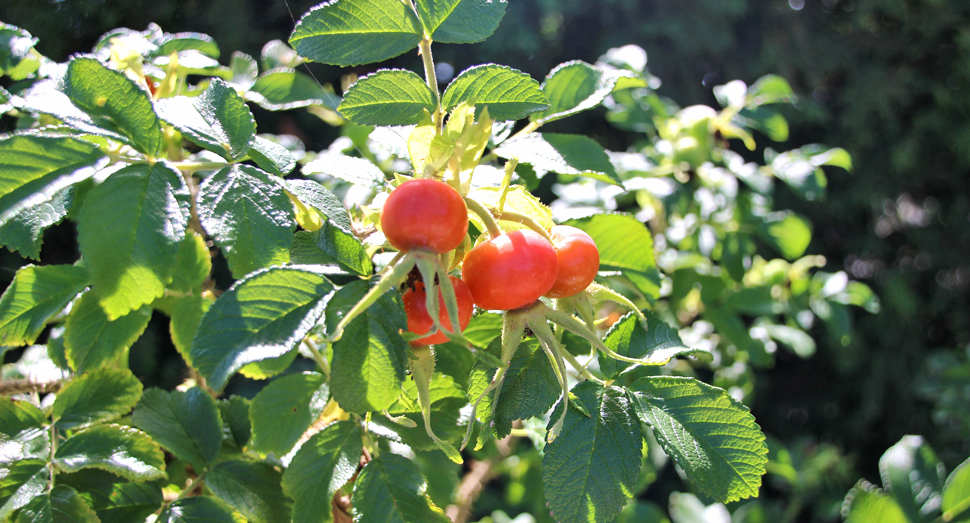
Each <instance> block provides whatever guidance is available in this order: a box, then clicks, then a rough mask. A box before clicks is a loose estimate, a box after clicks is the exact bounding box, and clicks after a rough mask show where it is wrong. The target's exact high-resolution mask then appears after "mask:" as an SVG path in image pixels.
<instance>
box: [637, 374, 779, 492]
mask: <svg viewBox="0 0 970 523" xmlns="http://www.w3.org/2000/svg"><path fill="white" fill-rule="evenodd" d="M628 394H629V397H630V401H631V403H632V405H633V407H634V410H635V411H636V414H637V416H638V417H639V418H640V421H641V422H642V423H644V424H647V425H649V426H650V427H652V428H653V433H654V435H655V436H656V437H657V441H659V442H660V445H661V446H662V447H663V448H664V450H665V451H666V452H667V454H668V455H670V456H671V457H673V458H674V460H675V461H676V462H677V464H678V465H680V466H681V468H683V469H684V471H685V472H686V473H687V477H688V478H690V479H691V482H692V483H693V484H694V485H696V486H697V487H698V488H699V489H700V490H701V492H703V493H705V494H707V495H708V496H711V497H712V498H714V499H715V500H717V501H719V502H722V503H727V502H731V501H736V500H739V499H742V498H747V497H752V496H757V495H758V488H759V487H760V486H761V476H762V475H764V473H765V465H766V464H767V462H768V446H767V445H766V444H765V436H764V434H763V433H762V432H761V428H760V427H758V424H757V423H755V420H754V416H752V415H751V413H750V412H749V411H748V408H747V407H745V406H744V405H742V404H741V403H740V402H738V401H737V400H735V399H734V398H732V397H731V396H730V395H729V394H728V393H727V392H726V391H725V390H723V389H719V388H717V387H713V386H711V385H707V384H706V383H702V382H700V381H697V380H695V379H693V378H682V377H672V376H656V377H647V378H641V379H639V380H637V381H636V382H634V384H633V385H632V386H631V387H630V390H629V392H628Z"/></svg>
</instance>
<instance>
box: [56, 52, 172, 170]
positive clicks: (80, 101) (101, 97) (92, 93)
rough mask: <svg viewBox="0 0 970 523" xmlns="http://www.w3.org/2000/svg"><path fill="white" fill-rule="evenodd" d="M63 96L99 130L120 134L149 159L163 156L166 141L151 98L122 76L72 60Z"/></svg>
mask: <svg viewBox="0 0 970 523" xmlns="http://www.w3.org/2000/svg"><path fill="white" fill-rule="evenodd" d="M64 93H65V94H66V95H67V96H68V98H70V99H71V102H72V103H73V104H74V105H75V106H76V107H77V108H79V109H81V110H82V111H84V112H86V113H88V114H89V115H91V117H92V119H93V120H94V121H95V123H96V124H97V125H98V126H100V127H104V128H106V129H109V130H111V131H116V132H119V133H121V134H123V135H124V136H126V137H128V139H129V143H130V144H131V145H132V146H133V147H135V148H136V149H138V150H139V151H141V152H143V153H145V154H147V155H149V156H160V155H161V154H162V152H163V150H164V148H165V141H164V137H163V136H162V126H161V121H160V120H159V119H158V116H157V115H156V114H155V110H154V109H153V107H152V101H151V96H150V95H149V93H148V91H147V90H146V89H145V88H144V87H142V86H140V85H138V84H136V83H135V82H134V81H132V80H131V79H130V78H128V76H127V75H125V73H123V72H121V71H116V70H114V69H109V68H108V67H107V66H105V65H104V64H102V63H101V62H100V61H98V60H97V59H94V58H84V57H78V58H74V59H72V60H71V62H70V63H69V64H68V66H67V75H66V76H65V78H64Z"/></svg>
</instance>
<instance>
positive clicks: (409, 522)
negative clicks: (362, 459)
mask: <svg viewBox="0 0 970 523" xmlns="http://www.w3.org/2000/svg"><path fill="white" fill-rule="evenodd" d="M425 490H427V484H426V483H425V480H424V477H423V476H421V471H420V470H418V466H417V465H415V464H414V463H413V462H412V461H411V460H409V459H407V458H405V457H402V456H398V455H396V454H391V453H390V452H387V453H383V454H381V456H380V457H378V458H374V459H372V460H371V461H370V462H369V463H368V464H367V465H366V466H364V470H362V471H361V472H360V476H359V477H358V478H357V481H356V482H355V483H354V495H353V506H354V521H357V522H359V523H378V522H384V521H398V522H401V523H447V522H448V521H449V519H448V518H447V517H446V516H445V514H444V512H442V511H441V509H439V508H438V507H436V506H435V505H434V503H432V502H431V499H429V498H428V496H427V495H426V494H425Z"/></svg>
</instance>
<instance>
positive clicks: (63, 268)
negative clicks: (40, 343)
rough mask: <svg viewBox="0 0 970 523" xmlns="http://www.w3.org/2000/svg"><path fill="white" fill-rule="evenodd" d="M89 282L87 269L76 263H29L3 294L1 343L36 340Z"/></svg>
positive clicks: (0, 297) (18, 271) (0, 324)
mask: <svg viewBox="0 0 970 523" xmlns="http://www.w3.org/2000/svg"><path fill="white" fill-rule="evenodd" d="M87 283H88V275H87V271H85V270H84V269H83V268H81V267H76V266H74V265H44V266H37V267H35V266H33V265H27V266H26V267H22V268H20V269H19V270H17V274H16V275H14V278H13V282H12V283H11V284H10V286H9V287H7V289H6V290H4V291H3V296H0V344H2V345H6V346H20V345H29V344H31V343H33V342H34V341H35V340H36V339H37V336H39V335H40V333H41V331H43V330H44V326H45V325H46V324H47V321H48V320H50V319H51V318H52V317H53V316H54V315H55V314H57V313H59V312H61V311H62V310H64V307H67V304H68V303H70V301H71V300H72V299H73V298H74V297H75V296H77V293H79V292H81V290H82V289H84V286H85V285H87Z"/></svg>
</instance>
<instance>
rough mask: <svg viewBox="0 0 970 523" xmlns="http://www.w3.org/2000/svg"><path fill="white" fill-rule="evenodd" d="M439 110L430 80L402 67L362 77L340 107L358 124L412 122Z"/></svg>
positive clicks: (406, 123) (402, 123) (347, 116)
mask: <svg viewBox="0 0 970 523" xmlns="http://www.w3.org/2000/svg"><path fill="white" fill-rule="evenodd" d="M435 110H436V106H435V99H434V93H433V92H431V89H430V88H429V87H428V84H426V83H425V82H424V80H423V79H422V78H421V77H420V76H418V75H416V74H414V73H413V72H411V71H405V70H402V69H383V70H380V71H377V72H376V73H374V74H370V75H367V76H365V77H363V78H361V79H360V80H358V81H357V83H355V84H354V85H353V86H351V88H350V89H348V90H347V92H346V93H345V94H344V99H343V101H342V102H340V106H339V107H337V111H339V112H340V114H341V115H343V117H344V118H346V119H348V120H350V121H351V122H353V123H355V124H357V125H412V124H416V123H419V122H420V121H421V120H422V119H423V118H424V117H425V114H429V113H434V112H435ZM426 111H427V113H426Z"/></svg>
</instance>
